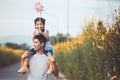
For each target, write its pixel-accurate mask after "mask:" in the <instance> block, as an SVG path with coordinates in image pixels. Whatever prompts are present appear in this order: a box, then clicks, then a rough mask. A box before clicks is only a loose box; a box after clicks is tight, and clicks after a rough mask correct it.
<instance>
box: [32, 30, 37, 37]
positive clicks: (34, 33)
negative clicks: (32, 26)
mask: <svg viewBox="0 0 120 80" xmlns="http://www.w3.org/2000/svg"><path fill="white" fill-rule="evenodd" d="M35 35H36V31H35V30H34V31H33V36H32V39H33V38H34V37H35Z"/></svg>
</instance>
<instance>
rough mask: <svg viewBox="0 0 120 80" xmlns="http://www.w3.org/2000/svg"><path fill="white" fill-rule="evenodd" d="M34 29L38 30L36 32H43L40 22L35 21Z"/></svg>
mask: <svg viewBox="0 0 120 80" xmlns="http://www.w3.org/2000/svg"><path fill="white" fill-rule="evenodd" d="M35 29H38V30H41V31H42V30H43V29H44V25H43V23H42V22H41V21H37V22H36V24H35Z"/></svg>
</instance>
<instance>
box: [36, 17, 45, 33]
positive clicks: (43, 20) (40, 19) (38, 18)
mask: <svg viewBox="0 0 120 80" xmlns="http://www.w3.org/2000/svg"><path fill="white" fill-rule="evenodd" d="M37 21H41V22H42V23H43V27H45V19H44V18H42V17H37V18H36V19H35V20H34V24H35V25H36V22H37ZM44 30H45V29H43V30H42V32H44Z"/></svg>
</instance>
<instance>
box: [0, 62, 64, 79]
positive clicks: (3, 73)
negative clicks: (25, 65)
mask: <svg viewBox="0 0 120 80" xmlns="http://www.w3.org/2000/svg"><path fill="white" fill-rule="evenodd" d="M18 69H19V63H16V64H13V65H10V66H8V67H5V68H1V69H0V80H26V79H27V74H26V75H22V74H19V73H17V70H18ZM49 78H50V80H65V79H63V78H61V77H59V78H56V77H54V76H53V75H52V76H49Z"/></svg>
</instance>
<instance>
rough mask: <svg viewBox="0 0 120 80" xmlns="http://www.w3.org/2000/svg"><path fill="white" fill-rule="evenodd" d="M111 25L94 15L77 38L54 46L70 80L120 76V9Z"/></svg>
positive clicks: (97, 79)
mask: <svg viewBox="0 0 120 80" xmlns="http://www.w3.org/2000/svg"><path fill="white" fill-rule="evenodd" d="M116 16H117V17H115V18H116V20H115V22H113V24H112V26H110V25H107V26H105V24H104V22H103V21H102V20H94V19H91V21H89V22H88V23H87V24H86V26H85V27H84V28H83V33H82V34H81V36H79V38H78V39H73V40H71V41H68V42H62V43H59V44H56V45H55V46H54V49H55V53H56V60H57V62H58V67H59V69H60V71H61V72H63V73H64V74H65V75H66V77H67V78H68V79H70V80H119V79H120V42H119V41H120V13H118V15H116Z"/></svg>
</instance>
